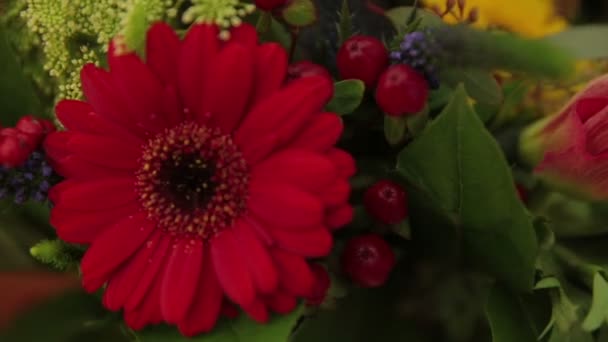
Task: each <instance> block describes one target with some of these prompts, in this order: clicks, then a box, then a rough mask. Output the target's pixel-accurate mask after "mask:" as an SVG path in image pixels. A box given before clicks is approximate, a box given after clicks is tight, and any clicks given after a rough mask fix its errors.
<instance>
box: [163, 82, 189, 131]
mask: <svg viewBox="0 0 608 342" xmlns="http://www.w3.org/2000/svg"><path fill="white" fill-rule="evenodd" d="M161 107H162V112H163V115H164V116H165V118H166V120H167V124H168V125H169V127H173V126H177V125H178V124H179V123H181V122H183V121H184V110H183V108H182V104H181V103H180V101H179V96H178V95H177V89H176V88H175V86H173V85H169V86H167V87H166V88H165V90H164V93H163V98H162V103H161Z"/></svg>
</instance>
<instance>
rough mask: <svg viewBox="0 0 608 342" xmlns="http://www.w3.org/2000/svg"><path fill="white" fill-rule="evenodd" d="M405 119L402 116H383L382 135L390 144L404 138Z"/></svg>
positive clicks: (405, 131)
mask: <svg viewBox="0 0 608 342" xmlns="http://www.w3.org/2000/svg"><path fill="white" fill-rule="evenodd" d="M406 133H407V119H406V118H405V117H402V116H389V115H385V116H384V137H385V138H386V141H388V143H389V144H391V145H398V144H399V143H401V142H403V140H404V139H405V134H406Z"/></svg>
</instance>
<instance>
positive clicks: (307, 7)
mask: <svg viewBox="0 0 608 342" xmlns="http://www.w3.org/2000/svg"><path fill="white" fill-rule="evenodd" d="M281 16H282V18H283V19H284V20H285V22H286V23H287V24H289V25H291V26H295V27H305V26H310V25H312V24H314V23H315V22H316V21H317V8H316V7H315V3H314V1H312V0H292V1H290V2H289V3H288V4H287V6H286V7H285V8H284V9H283V11H282V12H281Z"/></svg>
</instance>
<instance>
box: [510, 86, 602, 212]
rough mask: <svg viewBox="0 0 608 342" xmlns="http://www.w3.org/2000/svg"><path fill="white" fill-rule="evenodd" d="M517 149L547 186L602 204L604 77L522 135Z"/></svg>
mask: <svg viewBox="0 0 608 342" xmlns="http://www.w3.org/2000/svg"><path fill="white" fill-rule="evenodd" d="M520 149H521V152H522V156H523V157H524V158H525V159H526V160H527V161H528V162H530V163H531V164H532V165H535V166H536V168H535V169H534V172H535V174H536V175H538V176H539V177H540V178H541V179H543V180H544V181H545V182H547V183H548V184H550V185H552V186H555V187H556V188H558V189H559V190H562V191H564V192H567V193H569V194H571V195H574V196H576V197H579V198H584V199H591V200H606V199H608V75H605V76H603V77H600V78H598V79H596V80H594V81H592V82H591V83H590V84H589V85H588V86H587V87H586V88H585V89H584V90H583V91H581V92H580V93H579V94H577V95H576V96H574V97H573V98H572V100H570V102H569V103H568V104H567V105H566V106H565V107H564V109H562V111H561V112H560V113H559V114H557V115H555V116H551V117H548V118H546V119H543V120H541V121H539V122H537V123H535V124H533V125H532V126H530V127H528V128H527V129H526V130H524V132H523V133H522V137H521V145H520Z"/></svg>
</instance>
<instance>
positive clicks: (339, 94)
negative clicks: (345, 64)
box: [326, 80, 365, 115]
mask: <svg viewBox="0 0 608 342" xmlns="http://www.w3.org/2000/svg"><path fill="white" fill-rule="evenodd" d="M364 94H365V84H364V83H363V82H362V81H361V80H343V81H339V82H336V83H335V84H334V97H333V98H332V99H331V101H330V102H329V103H328V104H327V107H326V108H327V110H328V111H330V112H334V113H337V114H340V115H346V114H351V113H352V112H354V111H355V110H356V109H357V108H358V107H359V106H360V105H361V101H363V95H364Z"/></svg>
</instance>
